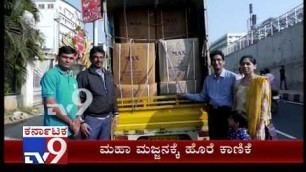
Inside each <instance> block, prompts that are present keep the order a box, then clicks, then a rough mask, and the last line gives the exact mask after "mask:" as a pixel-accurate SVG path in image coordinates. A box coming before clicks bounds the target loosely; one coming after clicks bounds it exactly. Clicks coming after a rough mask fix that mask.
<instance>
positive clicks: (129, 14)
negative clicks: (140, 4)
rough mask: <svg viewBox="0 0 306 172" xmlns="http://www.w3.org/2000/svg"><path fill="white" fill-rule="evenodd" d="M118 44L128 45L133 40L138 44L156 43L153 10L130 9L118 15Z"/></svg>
mask: <svg viewBox="0 0 306 172" xmlns="http://www.w3.org/2000/svg"><path fill="white" fill-rule="evenodd" d="M117 21H118V25H117V33H118V34H117V35H118V36H117V39H116V40H117V42H119V43H127V42H129V41H130V40H131V39H133V41H134V42H137V43H147V42H154V41H155V39H156V34H155V13H154V10H151V9H128V10H126V11H125V13H124V11H121V12H119V13H118V15H117Z"/></svg>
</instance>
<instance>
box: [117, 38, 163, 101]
mask: <svg viewBox="0 0 306 172" xmlns="http://www.w3.org/2000/svg"><path fill="white" fill-rule="evenodd" d="M155 59H156V56H155V45H154V43H119V44H115V45H114V55H113V67H114V82H115V84H116V85H117V88H120V89H118V92H119V93H118V94H117V95H119V97H122V98H126V97H130V96H131V95H133V96H144V95H149V96H152V95H156V90H157V88H156V84H155ZM129 92H130V93H131V94H129Z"/></svg>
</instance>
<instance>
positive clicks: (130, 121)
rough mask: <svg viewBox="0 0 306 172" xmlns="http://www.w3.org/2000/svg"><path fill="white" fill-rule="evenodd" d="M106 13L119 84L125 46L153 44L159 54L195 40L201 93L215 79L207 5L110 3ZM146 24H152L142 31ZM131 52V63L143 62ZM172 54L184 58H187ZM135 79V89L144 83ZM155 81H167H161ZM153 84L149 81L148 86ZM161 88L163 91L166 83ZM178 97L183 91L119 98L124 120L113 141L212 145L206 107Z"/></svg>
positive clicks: (165, 0) (194, 0) (177, 0)
mask: <svg viewBox="0 0 306 172" xmlns="http://www.w3.org/2000/svg"><path fill="white" fill-rule="evenodd" d="M102 11H103V18H104V20H103V22H104V23H103V24H104V33H105V41H106V47H107V48H106V49H107V51H106V53H107V56H108V57H110V58H108V60H109V61H108V67H107V68H108V69H109V70H112V71H113V73H114V78H116V77H117V75H118V70H122V69H120V66H119V69H116V68H118V64H117V63H118V62H116V56H118V50H116V49H117V48H118V46H119V47H120V48H121V47H123V45H127V46H131V43H135V42H136V43H150V44H154V45H157V46H155V48H154V50H155V51H154V50H153V52H155V53H156V54H158V52H160V51H161V50H160V49H161V48H160V47H161V43H163V41H164V42H167V41H170V40H176V39H183V40H184V41H185V39H189V38H192V39H193V40H194V39H195V40H196V41H197V44H193V45H195V47H194V46H193V48H191V49H193V56H195V57H194V59H193V61H194V62H193V65H194V66H192V67H193V68H194V67H195V65H199V67H198V68H199V69H198V72H194V76H195V75H197V80H198V81H197V82H198V84H199V83H200V86H199V88H200V89H198V90H197V92H199V91H201V88H202V83H203V79H204V78H205V77H206V76H207V75H208V74H209V73H210V68H209V63H210V60H209V58H208V57H209V49H208V35H207V14H206V2H205V0H188V1H186V0H104V1H103V3H102ZM167 15H168V16H167ZM132 20H133V21H132ZM120 22H121V23H120ZM144 22H148V23H149V24H145V25H144V26H145V27H142V25H143V24H144ZM151 23H153V24H151ZM141 27H142V28H141ZM181 33H182V34H181ZM119 44H122V45H119ZM183 46H184V44H183ZM116 47H117V48H116ZM158 47H159V48H158ZM131 51H132V50H131V48H130V49H129V51H128V53H129V54H128V55H127V58H128V60H129V62H130V61H136V60H139V59H138V58H139V57H138V56H132V55H131ZM195 51H196V52H195ZM120 53H121V51H120V52H119V54H120ZM172 53H174V54H175V55H181V54H184V53H186V52H184V51H175V52H172ZM160 54H161V53H159V56H161V55H160ZM166 56H167V55H166ZM150 58H151V57H150ZM159 58H160V57H159ZM157 59H158V58H157ZM157 61H158V60H157ZM130 63H132V62H130ZM148 63H149V62H148ZM159 63H161V62H160V61H159ZM116 65H117V67H115V66H116ZM119 65H120V62H119ZM167 65H169V64H167ZM131 66H132V64H131ZM167 67H168V66H167ZM171 67H172V68H173V66H171ZM163 69H164V68H163V67H159V68H158V67H156V71H154V72H155V73H159V72H160V71H161V70H163ZM169 69H170V67H169ZM178 70H180V69H178ZM183 70H185V69H183ZM186 70H187V69H186ZM188 70H189V69H188ZM190 70H195V69H192V68H191V69H190ZM132 72H133V71H132ZM134 72H135V71H134ZM166 72H167V71H166ZM176 72H177V71H176ZM119 75H120V71H119ZM132 75H134V73H131V76H130V77H131V78H132V79H131V82H132V83H129V84H135V83H136V82H138V80H134V81H133V77H134V79H135V77H137V76H136V75H134V76H132ZM153 75H154V74H153ZM157 75H158V74H157ZM184 75H186V74H184ZM198 75H199V76H198ZM126 77H127V76H126ZM126 77H123V79H125V78H126ZM128 77H129V76H128ZM155 78H158V79H157V80H161V77H160V76H156V77H155ZM114 80H115V82H117V83H118V82H119V84H120V82H121V81H120V77H119V81H117V80H118V79H114ZM168 81H169V75H168ZM133 82H134V83H133ZM148 82H149V79H148V77H147V79H146V81H145V83H148ZM173 82H174V83H175V84H178V82H179V81H178V79H177V78H176V79H174V80H173ZM156 83H157V84H158V87H161V83H162V82H156ZM168 83H170V82H168ZM184 83H185V82H184ZM120 86H121V85H120ZM167 87H168V85H167ZM186 87H187V86H186ZM167 89H168V88H167ZM168 91H169V90H168ZM132 92H133V89H132ZM177 92H180V91H177V90H176V91H174V93H172V94H154V96H152V95H149V93H145V94H141V95H139V96H131V97H122V96H121V97H120V96H119V97H118V98H117V103H118V108H119V115H118V119H117V120H116V123H115V124H114V126H113V127H112V140H208V139H209V136H208V124H207V118H208V115H207V108H206V105H205V104H204V103H196V102H191V101H189V100H185V99H181V98H179V97H178V96H177V95H178V94H177ZM134 94H135V93H133V95H134ZM121 95H122V92H121ZM143 95H145V96H143Z"/></svg>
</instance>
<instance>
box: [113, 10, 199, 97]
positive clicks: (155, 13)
mask: <svg viewBox="0 0 306 172" xmlns="http://www.w3.org/2000/svg"><path fill="white" fill-rule="evenodd" d="M189 15H190V14H189V11H188V10H187V8H186V9H169V8H167V7H164V8H158V10H154V9H151V8H141V9H139V8H138V9H137V8H136V9H135V8H133V9H129V8H127V9H125V10H121V11H118V13H116V15H115V20H116V25H115V32H116V39H115V41H116V44H115V45H114V47H113V50H114V54H113V71H114V81H115V84H116V85H117V95H118V97H122V98H126V97H129V98H130V97H151V96H155V95H157V87H159V93H160V94H175V93H187V92H188V93H197V92H199V91H200V90H201V88H200V87H201V85H202V84H201V83H200V82H201V76H200V73H201V71H200V61H199V41H198V39H196V38H192V39H186V38H188V37H189V36H190V34H189V33H192V29H190V28H192V27H191V25H192V24H190V23H189V22H188V21H189V17H188V16H189ZM155 42H156V43H157V44H156V45H158V46H157V48H158V53H157V54H155ZM156 56H158V57H159V58H158V63H157V66H156V65H155V61H156ZM156 67H158V68H159V71H158V73H157V74H159V76H158V77H157V78H158V80H156V79H155V70H156ZM156 81H157V82H158V84H157V83H156Z"/></svg>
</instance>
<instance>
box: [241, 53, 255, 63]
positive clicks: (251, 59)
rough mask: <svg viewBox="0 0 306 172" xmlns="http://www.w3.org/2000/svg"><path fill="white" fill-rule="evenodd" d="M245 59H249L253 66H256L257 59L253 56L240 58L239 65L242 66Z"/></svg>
mask: <svg viewBox="0 0 306 172" xmlns="http://www.w3.org/2000/svg"><path fill="white" fill-rule="evenodd" d="M244 59H249V60H250V61H251V63H253V65H256V59H255V58H254V57H253V56H252V55H244V56H242V57H241V58H240V61H239V64H240V65H242V62H243V60H244Z"/></svg>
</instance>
